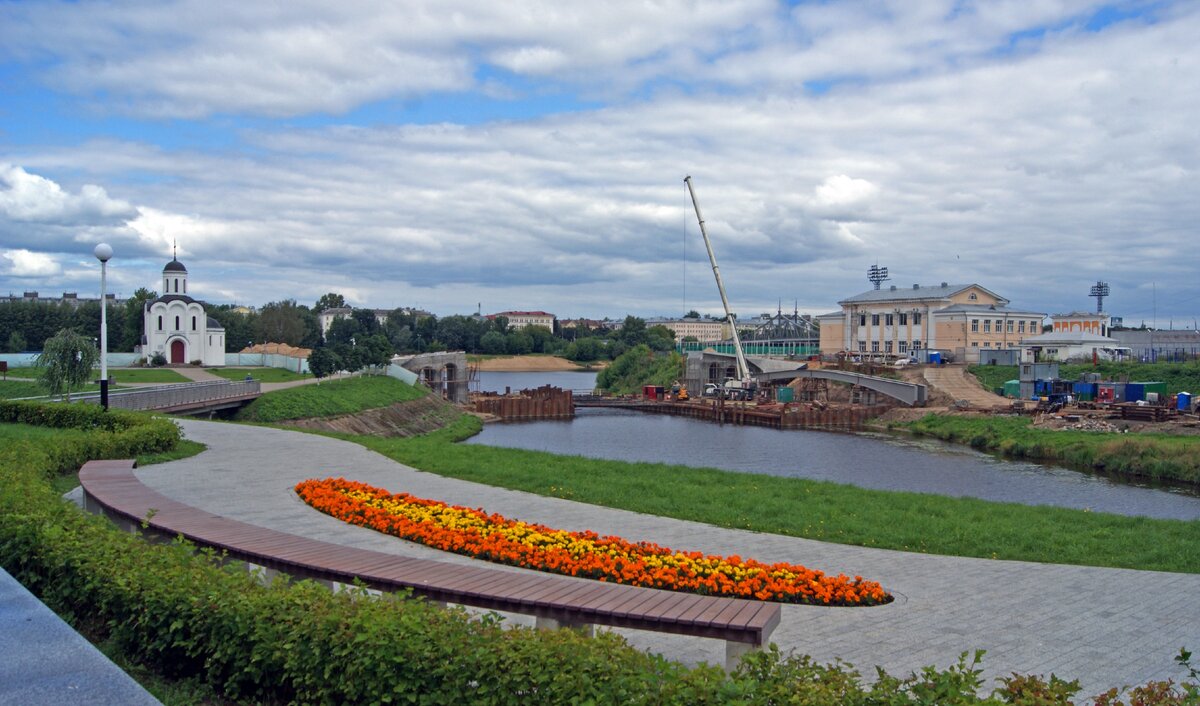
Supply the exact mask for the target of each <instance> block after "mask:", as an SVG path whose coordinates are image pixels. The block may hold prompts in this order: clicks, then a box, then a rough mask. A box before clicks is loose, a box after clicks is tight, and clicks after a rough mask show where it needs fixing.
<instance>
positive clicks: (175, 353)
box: [171, 340, 187, 365]
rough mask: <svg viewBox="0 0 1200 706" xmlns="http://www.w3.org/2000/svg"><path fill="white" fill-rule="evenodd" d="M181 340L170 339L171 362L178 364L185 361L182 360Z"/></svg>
mask: <svg viewBox="0 0 1200 706" xmlns="http://www.w3.org/2000/svg"><path fill="white" fill-rule="evenodd" d="M183 347H184V346H183V341H179V340H175V341H171V364H172V365H175V364H180V365H182V364H183V363H185V362H187V361H185V360H184V357H185V356H184V350H183Z"/></svg>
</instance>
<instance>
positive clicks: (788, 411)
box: [636, 402, 891, 429]
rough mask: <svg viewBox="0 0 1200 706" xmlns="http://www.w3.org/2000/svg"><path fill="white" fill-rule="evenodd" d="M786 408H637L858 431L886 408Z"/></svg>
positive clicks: (765, 424) (760, 423)
mask: <svg viewBox="0 0 1200 706" xmlns="http://www.w3.org/2000/svg"><path fill="white" fill-rule="evenodd" d="M785 407H786V408H778V407H776V408H757V407H750V406H747V405H743V404H740V403H737V402H729V403H726V404H724V405H721V404H689V403H684V402H665V403H659V404H643V405H637V406H636V408H637V409H638V410H640V411H643V412H652V413H655V414H670V415H673V416H677V417H691V418H693V419H703V420H706V421H710V422H718V423H721V424H738V425H743V426H755V427H771V428H774V429H861V428H862V427H863V426H864V425H865V424H866V421H867V420H868V419H871V418H872V417H878V416H879V415H881V414H883V413H884V412H886V411H887V410H889V409H891V406H889V405H871V406H865V407H836V408H827V409H818V408H816V407H811V406H808V405H798V406H795V407H792V406H790V405H787V406H785Z"/></svg>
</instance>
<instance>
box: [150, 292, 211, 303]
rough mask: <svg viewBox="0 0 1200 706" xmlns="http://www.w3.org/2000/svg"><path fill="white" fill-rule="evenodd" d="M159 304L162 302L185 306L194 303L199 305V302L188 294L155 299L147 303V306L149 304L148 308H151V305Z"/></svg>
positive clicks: (163, 296)
mask: <svg viewBox="0 0 1200 706" xmlns="http://www.w3.org/2000/svg"><path fill="white" fill-rule="evenodd" d="M158 302H162V303H163V304H169V303H171V302H183V303H184V304H192V303H196V304H199V302H198V301H196V300H195V299H192V298H191V297H189V296H188V295H186V294H164V295H162V296H161V297H159V298H158V299H155V300H154V301H151V302H146V304H147V306H149V305H150V304H155V303H158Z"/></svg>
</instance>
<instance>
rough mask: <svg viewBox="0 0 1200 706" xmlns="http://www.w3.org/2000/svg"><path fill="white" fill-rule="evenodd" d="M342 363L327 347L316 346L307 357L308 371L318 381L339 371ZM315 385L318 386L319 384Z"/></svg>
mask: <svg viewBox="0 0 1200 706" xmlns="http://www.w3.org/2000/svg"><path fill="white" fill-rule="evenodd" d="M341 366H342V361H341V359H340V358H338V355H337V353H334V352H333V349H331V348H329V347H328V346H317V347H316V348H314V349H313V351H312V353H309V355H308V371H309V372H310V373H312V374H313V376H314V377H316V378H317V380H318V381H319V380H320V379H321V378H324V377H329V376H330V375H332V374H333V373H335V372H337V371H338V370H339V369H341ZM317 384H320V383H319V382H318V383H317Z"/></svg>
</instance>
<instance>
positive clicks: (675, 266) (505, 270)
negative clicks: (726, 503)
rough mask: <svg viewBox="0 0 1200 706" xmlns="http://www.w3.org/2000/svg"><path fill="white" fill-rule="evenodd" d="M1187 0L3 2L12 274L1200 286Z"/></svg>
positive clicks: (1139, 303)
mask: <svg viewBox="0 0 1200 706" xmlns="http://www.w3.org/2000/svg"><path fill="white" fill-rule="evenodd" d="M1197 37H1200V3H1197V2H1195V0H1179V1H1177V2H1173V1H1171V0H1163V1H1161V2H1150V1H1147V2H1136V1H1135V2H1111V3H1108V2H1089V1H1087V0H994V1H978V2H976V1H971V0H957V1H955V0H945V1H942V0H897V1H896V2H873V1H865V2H837V1H827V2H797V3H776V2H768V1H766V0H715V1H711V2H710V1H708V0H698V1H694V2H689V1H684V0H660V1H658V2H648V1H644V2H626V1H624V0H609V1H608V2H597V3H562V2H557V1H551V0H546V1H544V2H543V1H539V0H534V1H523V0H512V1H509V2H500V3H497V2H472V1H470V0H436V1H434V0H410V1H408V2H404V3H392V2H378V3H376V2H359V1H357V0H348V1H346V2H340V3H330V2H326V1H324V0H289V2H280V3H266V2H263V3H260V2H249V3H248V2H237V3H230V2H221V1H217V0H195V1H192V0H183V1H166V2H164V1H162V0H146V1H122V0H115V1H109V2H103V3H98V2H89V1H86V0H84V1H82V2H61V3H60V2H50V1H44V2H7V1H4V0H0V293H2V294H6V293H8V292H13V293H20V292H21V291H24V290H38V291H40V292H42V293H43V295H45V294H51V295H58V294H60V293H61V292H63V291H78V292H79V293H80V295H81V296H85V295H91V296H94V295H95V294H96V292H97V291H98V289H99V283H98V279H99V270H98V265H97V263H96V261H95V260H94V259H93V258H92V257H91V250H92V248H93V246H94V245H95V244H96V243H98V242H100V241H107V242H108V243H110V244H111V245H112V246H113V248H114V249H115V251H116V256H115V258H114V259H113V261H112V263H111V265H110V283H111V285H110V286H111V287H112V288H113V289H115V290H116V291H117V292H119V293H121V294H122V295H127V294H129V293H131V292H132V291H133V290H134V289H136V288H137V287H140V286H148V287H151V288H153V287H155V286H156V284H157V283H158V281H159V273H160V271H161V269H162V266H163V264H164V263H165V262H166V261H167V260H169V259H170V257H171V251H172V244H173V243H175V242H177V243H178V248H179V259H180V260H181V261H183V262H184V263H185V264H186V265H187V267H188V269H189V272H190V284H191V287H192V292H193V293H195V294H196V295H197V296H200V297H202V298H205V299H207V300H209V301H212V302H217V303H241V304H251V305H260V304H263V303H266V302H268V301H275V300H279V299H284V298H295V299H297V300H298V301H301V302H304V303H309V304H311V303H312V302H313V301H315V299H316V298H317V297H318V296H319V295H320V294H322V293H324V292H327V291H338V292H342V293H344V294H345V295H346V296H347V298H348V299H349V300H350V301H351V302H352V303H353V304H356V305H360V306H371V307H386V308H390V307H394V306H400V305H415V306H420V307H422V308H425V309H429V310H431V311H433V312H435V313H437V314H439V315H445V314H451V313H469V312H473V311H475V309H476V307H477V306H481V307H482V309H483V310H484V312H485V313H487V312H491V311H500V310H505V309H544V310H547V311H551V312H554V313H556V314H558V315H559V316H589V317H603V316H612V317H621V316H624V315H625V314H627V313H633V314H639V315H660V314H669V315H678V314H681V313H682V312H684V311H686V310H687V309H692V308H695V309H698V310H700V311H702V312H707V313H717V312H719V311H720V306H721V305H720V300H719V298H718V296H717V293H716V287H715V285H714V284H713V280H712V273H711V270H710V269H709V267H708V262H707V258H706V255H705V253H704V249H703V242H702V240H701V238H700V233H699V229H698V227H697V224H696V219H695V214H694V213H693V212H692V211H691V201H690V200H689V198H688V194H687V189H686V186H685V185H684V183H683V177H684V176H686V175H689V174H690V175H692V177H693V182H694V184H695V187H696V192H697V196H698V197H699V200H700V205H701V207H702V210H703V212H704V216H705V219H706V221H707V225H708V229H709V234H710V235H711V237H712V239H713V245H714V248H715V250H716V254H717V258H718V261H719V264H720V265H721V272H722V275H723V277H724V278H725V281H726V284H727V287H728V289H729V295H730V298H731V300H732V304H733V307H734V309H735V310H736V311H738V312H742V313H743V314H744V313H747V312H748V313H758V312H762V311H773V310H774V309H775V308H776V306H778V304H779V302H780V301H782V303H783V307H784V308H785V309H791V308H792V307H794V306H798V307H799V308H800V310H801V311H804V312H810V313H821V312H825V311H830V310H833V309H836V308H837V306H836V302H837V300H838V299H841V298H844V297H846V296H849V295H852V294H855V293H858V292H860V291H863V290H866V289H868V288H870V286H871V285H870V283H869V282H868V281H867V279H866V271H867V268H868V267H869V266H870V265H872V264H876V263H878V264H879V265H880V266H884V267H887V268H888V269H889V271H890V273H891V276H892V280H891V281H890V282H888V283H885V285H884V286H888V285H891V284H895V285H897V286H900V287H911V285H912V284H914V283H921V284H937V283H940V282H942V281H949V282H954V283H959V282H978V283H980V284H982V285H984V286H986V287H988V288H990V289H992V290H993V291H995V292H997V293H999V294H1001V295H1002V296H1004V297H1006V298H1008V299H1010V300H1012V302H1013V304H1014V305H1016V306H1020V307H1022V308H1026V309H1033V310H1035V311H1044V312H1047V313H1054V312H1060V311H1070V310H1074V309H1089V308H1094V306H1095V300H1094V299H1090V298H1089V297H1088V290H1089V288H1090V287H1091V285H1092V284H1094V283H1095V282H1096V281H1097V280H1104V281H1107V282H1108V283H1109V286H1110V289H1111V295H1110V296H1109V298H1108V299H1107V300H1106V301H1105V310H1106V311H1110V312H1112V313H1114V314H1119V315H1124V317H1125V319H1126V322H1127V323H1134V324H1137V323H1140V322H1141V321H1143V320H1144V321H1146V322H1147V323H1151V322H1152V321H1155V320H1156V321H1157V322H1158V323H1159V324H1160V325H1161V326H1164V327H1165V326H1167V325H1168V324H1169V323H1174V325H1175V326H1177V327H1179V326H1182V325H1187V326H1191V325H1193V320H1194V317H1196V316H1197V315H1198V313H1200V282H1198V278H1197V264H1198V260H1200V258H1198V257H1197V248H1196V236H1197V234H1198V228H1200V226H1198V224H1200V182H1198V180H1197V176H1200V174H1198V168H1200V42H1198V41H1197Z"/></svg>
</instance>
